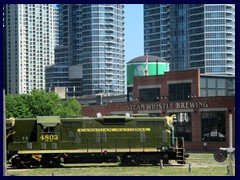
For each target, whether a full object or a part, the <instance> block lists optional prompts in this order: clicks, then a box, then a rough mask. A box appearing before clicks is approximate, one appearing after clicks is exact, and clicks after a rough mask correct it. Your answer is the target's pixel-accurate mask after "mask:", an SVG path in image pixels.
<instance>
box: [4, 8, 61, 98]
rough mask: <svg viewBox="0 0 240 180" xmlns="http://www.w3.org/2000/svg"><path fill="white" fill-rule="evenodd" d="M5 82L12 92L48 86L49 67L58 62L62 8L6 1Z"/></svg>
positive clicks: (17, 92) (22, 92) (8, 90)
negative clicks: (55, 50) (57, 53)
mask: <svg viewBox="0 0 240 180" xmlns="http://www.w3.org/2000/svg"><path fill="white" fill-rule="evenodd" d="M3 18H4V71H5V72H4V76H5V78H4V80H5V82H4V85H5V87H4V88H5V89H6V92H7V93H9V94H28V93H30V92H31V90H32V89H45V67H46V66H48V65H51V64H53V63H54V58H55V55H54V48H55V47H56V46H57V45H58V10H57V8H56V6H54V5H49V4H6V5H4V17H3Z"/></svg>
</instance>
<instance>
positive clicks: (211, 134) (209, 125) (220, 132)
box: [201, 111, 226, 142]
mask: <svg viewBox="0 0 240 180" xmlns="http://www.w3.org/2000/svg"><path fill="white" fill-rule="evenodd" d="M201 122H202V141H217V142H218V141H226V113H225V112H224V111H223V112H222V111H219V112H202V114H201Z"/></svg>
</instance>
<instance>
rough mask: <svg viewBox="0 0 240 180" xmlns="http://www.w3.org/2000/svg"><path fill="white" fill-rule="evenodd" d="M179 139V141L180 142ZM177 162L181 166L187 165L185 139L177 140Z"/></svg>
mask: <svg viewBox="0 0 240 180" xmlns="http://www.w3.org/2000/svg"><path fill="white" fill-rule="evenodd" d="M178 139H179V141H178ZM176 161H177V163H179V164H184V163H185V158H184V139H183V138H176Z"/></svg>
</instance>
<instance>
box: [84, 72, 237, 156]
mask: <svg viewBox="0 0 240 180" xmlns="http://www.w3.org/2000/svg"><path fill="white" fill-rule="evenodd" d="M128 93H129V94H131V95H130V96H129V97H130V98H129V101H128V102H119V103H117V102H115V103H108V104H104V105H99V106H92V107H91V106H89V107H83V108H82V113H83V115H84V116H96V113H98V112H100V113H101V114H102V115H109V114H125V113H127V112H128V113H141V114H142V113H144V114H145V113H148V114H150V115H152V116H165V115H172V114H176V115H177V120H176V122H174V128H175V129H174V130H175V136H179V137H184V139H185V146H186V149H187V150H188V151H214V150H217V149H219V147H228V146H229V138H228V137H229V115H230V114H232V119H233V146H235V77H229V76H206V75H200V71H199V70H197V69H196V70H185V71H175V72H165V74H163V75H156V76H139V77H134V84H133V90H132V92H128Z"/></svg>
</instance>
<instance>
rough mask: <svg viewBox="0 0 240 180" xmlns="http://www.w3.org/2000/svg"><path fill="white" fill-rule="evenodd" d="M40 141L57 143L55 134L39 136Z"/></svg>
mask: <svg viewBox="0 0 240 180" xmlns="http://www.w3.org/2000/svg"><path fill="white" fill-rule="evenodd" d="M40 139H41V140H42V141H46V142H49V141H57V140H58V135H57V134H43V135H41V136H40Z"/></svg>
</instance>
